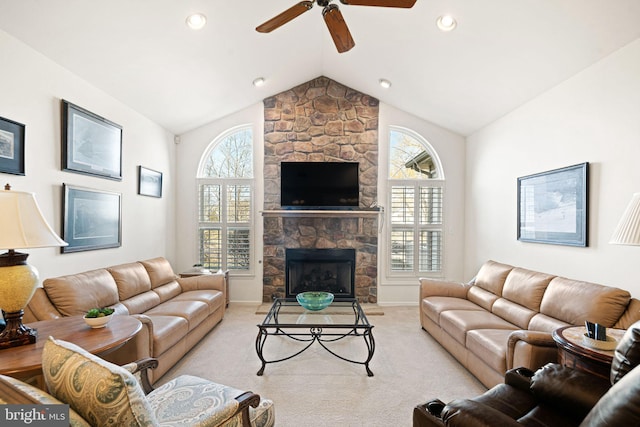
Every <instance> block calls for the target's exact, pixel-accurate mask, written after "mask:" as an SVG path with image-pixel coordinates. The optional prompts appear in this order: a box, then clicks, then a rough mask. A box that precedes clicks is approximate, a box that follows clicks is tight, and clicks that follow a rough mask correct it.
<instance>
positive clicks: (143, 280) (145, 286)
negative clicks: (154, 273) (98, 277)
mask: <svg viewBox="0 0 640 427" xmlns="http://www.w3.org/2000/svg"><path fill="white" fill-rule="evenodd" d="M107 270H109V273H111V275H112V276H113V279H114V280H115V281H116V286H118V295H119V296H120V301H123V302H124V300H126V299H128V298H131V297H134V296H136V295H138V294H141V293H143V292H146V291H149V290H151V281H150V280H149V274H147V270H145V269H144V267H143V266H142V264H140V263H139V262H131V263H128V264H121V265H115V266H113V267H109V268H108V269H107Z"/></svg>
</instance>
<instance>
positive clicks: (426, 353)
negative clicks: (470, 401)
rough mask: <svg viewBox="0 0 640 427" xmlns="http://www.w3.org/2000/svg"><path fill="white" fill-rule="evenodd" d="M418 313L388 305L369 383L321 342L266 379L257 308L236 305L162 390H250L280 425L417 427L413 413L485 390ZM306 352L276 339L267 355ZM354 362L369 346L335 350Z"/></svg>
mask: <svg viewBox="0 0 640 427" xmlns="http://www.w3.org/2000/svg"><path fill="white" fill-rule="evenodd" d="M418 316H419V314H418V307H384V316H372V317H370V318H369V321H370V323H371V324H372V325H374V328H373V336H374V339H375V354H374V355H373V359H372V360H371V363H370V365H369V366H370V368H371V370H372V371H373V373H374V376H373V377H368V376H367V373H366V371H365V368H364V367H363V366H362V365H356V364H351V363H347V362H345V361H342V360H340V359H338V358H336V357H335V356H333V355H331V354H329V353H328V352H327V351H325V350H324V349H323V348H322V347H320V346H319V345H318V344H317V343H314V344H313V346H312V347H311V348H309V349H308V350H307V351H305V352H304V353H302V354H300V355H299V356H297V357H295V358H293V359H291V360H287V361H284V362H280V363H274V364H268V365H267V366H266V369H265V371H264V375H263V376H261V377H260V376H257V375H256V372H257V371H258V369H259V368H260V366H261V363H260V360H259V359H258V356H257V355H256V350H255V340H256V336H257V333H258V328H257V327H256V325H257V324H258V323H260V322H261V321H262V320H263V318H264V315H262V314H256V306H255V305H243V304H234V303H232V304H230V306H229V308H228V310H227V312H226V315H225V318H224V320H223V321H222V322H221V323H220V324H219V325H218V326H216V327H215V328H214V330H213V331H211V333H209V334H208V335H207V336H206V337H205V338H204V339H203V340H202V341H201V342H200V343H199V344H198V345H197V346H196V347H194V348H193V349H192V350H191V351H190V352H189V353H188V354H187V355H186V356H185V357H184V358H183V359H182V360H181V361H180V362H179V363H178V364H177V365H175V366H174V367H173V368H172V369H171V370H170V371H169V372H167V373H166V374H165V375H164V376H163V377H162V378H161V379H160V381H159V382H158V383H156V386H157V385H160V384H162V383H164V382H166V381H168V380H170V379H171V378H174V377H176V376H178V375H182V374H190V375H197V376H200V377H203V378H208V379H210V380H211V381H215V382H218V383H222V384H226V385H230V386H233V387H235V388H238V389H242V390H251V391H253V392H255V393H258V394H260V395H261V396H264V397H267V398H269V399H272V400H273V401H274V403H275V410H276V425H277V426H278V427H315V426H319V427H320V426H321V427H334V426H335V427H338V426H339V427H351V426H353V427H356V426H362V427H364V426H366V427H377V426H380V427H382V426H385V427H403V426H407V427H409V426H411V423H412V422H411V419H412V418H411V417H412V411H413V407H414V406H415V405H416V404H418V403H423V402H425V401H427V400H429V399H432V398H436V397H438V398H440V399H442V400H444V401H445V402H446V401H448V400H451V399H454V398H464V397H472V396H476V395H478V394H480V393H483V392H484V391H485V390H486V388H485V387H484V386H483V385H482V384H481V383H480V382H479V381H478V380H476V379H475V377H473V376H472V375H471V374H469V373H468V372H467V371H466V370H465V369H464V368H463V367H462V366H461V365H460V364H459V363H458V362H457V361H456V360H455V359H454V358H453V357H452V356H451V355H450V354H449V353H447V351H446V350H444V349H443V348H442V347H441V346H440V345H439V344H438V343H437V342H436V341H435V340H434V339H433V338H431V336H430V335H429V334H427V333H426V332H425V331H423V330H422V329H421V327H420V321H419V317H418ZM296 348H300V344H299V343H292V342H291V340H289V339H287V338H285V337H269V338H268V339H267V342H266V344H265V354H266V355H269V357H278V356H279V355H280V356H283V355H286V354H290V353H291V352H292V350H295V349H296ZM332 348H333V349H334V350H335V351H338V352H340V353H341V354H343V355H347V356H349V357H355V358H359V359H361V358H362V357H363V355H366V348H365V344H364V341H363V340H362V339H361V338H357V337H353V338H352V337H350V338H347V339H344V340H342V341H339V342H337V343H336V344H335V346H334V347H332Z"/></svg>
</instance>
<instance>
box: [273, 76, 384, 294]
mask: <svg viewBox="0 0 640 427" xmlns="http://www.w3.org/2000/svg"><path fill="white" fill-rule="evenodd" d="M378 110H379V101H378V100H377V99H376V98H373V97H371V96H369V95H366V94H363V93H360V92H357V91H355V90H353V89H350V88H347V87H345V86H343V85H341V84H339V83H337V82H335V81H333V80H331V79H328V78H326V77H318V78H316V79H314V80H311V81H309V82H307V83H304V84H302V85H300V86H297V87H295V88H292V89H290V90H288V91H286V92H282V93H280V94H278V95H275V96H273V97H270V98H267V99H265V100H264V115H265V117H264V118H265V124H264V127H265V130H264V132H265V135H264V141H265V158H264V175H265V177H264V182H265V196H264V211H263V218H264V236H263V237H264V258H263V301H264V302H269V301H271V300H272V299H273V298H276V297H285V296H289V295H290V293H289V290H288V289H287V286H286V279H287V277H286V276H287V271H288V270H287V265H286V254H287V250H288V249H314V250H316V249H321V250H326V249H349V250H351V251H353V253H354V258H355V266H354V267H353V296H355V297H356V298H357V299H358V300H359V301H360V302H364V303H375V302H377V275H378V265H377V264H378V262H377V252H378V221H379V218H378V214H379V213H378V211H377V210H375V209H370V207H371V206H373V205H374V204H375V203H376V200H377V179H378ZM283 161H288V162H302V161H311V162H345V161H348V162H357V163H358V172H359V193H360V194H359V200H360V201H359V207H357V208H354V209H353V210H342V211H331V210H327V211H322V210H320V211H319V210H296V211H293V210H283V209H282V207H281V204H280V164H281V162H283ZM332 268H333V267H332ZM325 273H326V274H327V275H331V274H333V273H332V272H325ZM307 274H310V273H307ZM336 274H337V271H336ZM336 296H338V295H336Z"/></svg>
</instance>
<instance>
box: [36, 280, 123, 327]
mask: <svg viewBox="0 0 640 427" xmlns="http://www.w3.org/2000/svg"><path fill="white" fill-rule="evenodd" d="M42 287H43V288H44V289H45V291H46V292H47V295H48V297H49V299H50V300H51V302H52V303H53V305H54V306H55V307H56V309H57V310H58V311H59V312H60V313H61V314H62V315H63V316H76V315H80V314H84V313H86V312H87V311H88V310H90V309H92V308H95V307H106V306H110V305H114V304H117V303H118V288H117V287H116V282H115V281H114V280H113V277H112V276H111V275H110V274H109V272H108V271H107V270H105V269H99V270H91V271H86V272H84V273H78V274H73V275H69V276H61V277H55V278H50V279H45V281H44V282H43V283H42Z"/></svg>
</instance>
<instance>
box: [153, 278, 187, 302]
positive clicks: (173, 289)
mask: <svg viewBox="0 0 640 427" xmlns="http://www.w3.org/2000/svg"><path fill="white" fill-rule="evenodd" d="M153 292H155V293H156V294H158V296H159V297H160V302H165V301H167V300H170V299H171V298H174V297H176V296H178V295H180V294H181V293H182V288H181V287H180V285H179V284H178V282H176V281H175V280H172V281H171V282H169V283H165V284H164V285H160V286H156V287H155V288H153Z"/></svg>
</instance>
